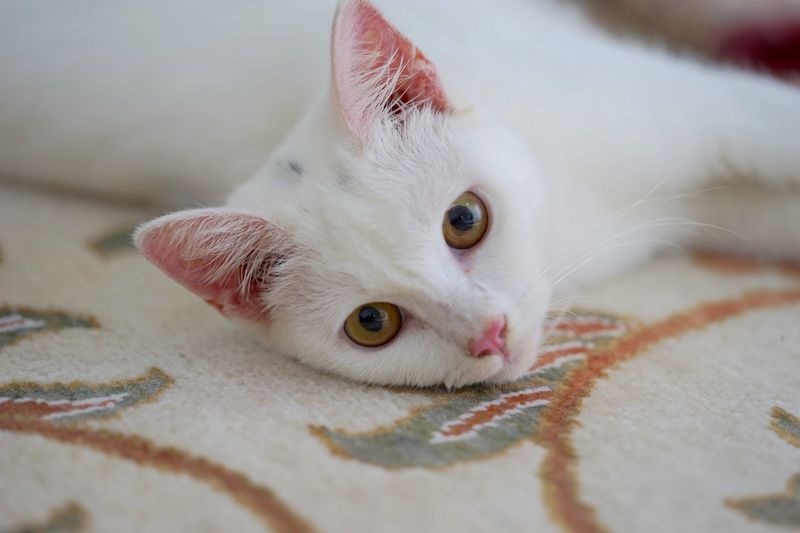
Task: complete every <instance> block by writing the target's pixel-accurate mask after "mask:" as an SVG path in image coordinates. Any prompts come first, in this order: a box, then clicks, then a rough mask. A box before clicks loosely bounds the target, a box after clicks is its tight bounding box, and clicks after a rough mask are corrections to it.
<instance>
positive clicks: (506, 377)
mask: <svg viewBox="0 0 800 533" xmlns="http://www.w3.org/2000/svg"><path fill="white" fill-rule="evenodd" d="M535 361H536V357H535V356H534V357H522V358H520V359H517V360H515V361H511V362H506V363H505V364H504V365H503V367H502V368H501V369H500V371H498V372H496V373H495V374H494V375H492V376H491V377H489V378H488V379H486V380H485V382H486V383H492V384H501V383H510V382H512V381H517V380H518V379H520V378H522V377H524V376H526V375H528V374H529V373H530V371H531V367H532V366H533V363H534V362H535Z"/></svg>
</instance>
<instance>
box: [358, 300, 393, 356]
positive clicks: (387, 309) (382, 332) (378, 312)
mask: <svg viewBox="0 0 800 533" xmlns="http://www.w3.org/2000/svg"><path fill="white" fill-rule="evenodd" d="M402 325H403V316H402V315H401V314H400V309H398V307H397V306H396V305H394V304H387V303H383V302H374V303H371V304H366V305H362V306H361V307H359V308H358V309H356V310H355V311H353V312H352V313H350V316H349V317H347V320H345V321H344V332H345V333H346V334H347V336H348V337H349V338H350V340H351V341H353V342H355V343H356V344H360V345H361V346H367V347H369V348H375V347H377V346H383V345H384V344H386V343H388V342H389V341H391V340H392V339H394V338H395V336H396V335H397V333H398V332H399V331H400V327H401V326H402Z"/></svg>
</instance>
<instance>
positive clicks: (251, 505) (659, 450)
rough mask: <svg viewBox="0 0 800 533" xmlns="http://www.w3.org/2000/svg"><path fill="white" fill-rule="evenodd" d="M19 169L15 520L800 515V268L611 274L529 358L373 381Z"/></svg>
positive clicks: (14, 262)
mask: <svg viewBox="0 0 800 533" xmlns="http://www.w3.org/2000/svg"><path fill="white" fill-rule="evenodd" d="M147 216H148V214H147V213H144V212H142V211H138V210H135V209H129V208H122V207H112V206H109V205H104V204H101V203H98V202H89V201H85V200H80V199H74V198H73V199H70V198H66V197H59V196H56V195H50V194H48V193H44V192H32V191H22V190H19V189H12V188H0V250H2V260H0V261H1V262H0V450H2V453H0V531H2V532H20V531H84V530H85V531H96V532H110V531H114V532H124V531H165V532H166V531H170V532H173V531H209V532H211V531H225V532H228V531H237V532H247V531H263V530H265V529H266V530H273V531H279V532H296V531H298V532H299V531H332V532H356V531H365V532H373V531H380V532H384V531H387V532H388V531H398V532H400V531H403V532H407V531H460V532H462V531H537V532H539V531H543V532H544V531H559V530H562V531H619V532H638V531H664V532H675V531H720V532H722V531H725V532H731V531H736V532H738V531H763V532H771V531H780V530H785V529H786V528H795V529H797V528H800V448H799V447H800V419H798V417H800V326H798V325H799V324H800V270H798V269H797V268H795V267H792V266H791V265H781V264H760V263H757V262H754V261H748V260H742V259H739V260H737V259H732V258H724V257H712V256H704V257H673V258H663V259H660V260H658V261H655V262H654V263H652V264H651V265H649V266H648V267H646V268H644V269H641V270H638V271H636V272H633V273H631V274H630V275H628V276H626V277H624V278H621V279H617V280H615V281H613V282H610V283H607V284H605V285H602V286H598V287H596V288H594V289H593V290H592V292H591V295H592V297H591V298H586V299H584V300H581V301H580V302H578V303H580V304H581V305H580V307H581V309H580V310H577V309H576V310H575V314H574V315H572V316H570V317H569V318H568V319H567V321H566V322H564V323H563V324H561V325H560V326H559V327H558V328H556V329H555V330H554V331H553V333H552V335H551V336H550V338H549V341H548V346H547V347H546V352H545V355H544V356H543V357H542V359H541V364H540V365H539V366H538V368H536V369H534V371H533V372H532V373H531V375H530V376H529V377H528V378H527V379H524V380H523V381H521V382H519V383H516V384H513V385H508V386H503V387H493V388H489V387H474V388H469V389H466V390H460V391H457V392H446V391H442V390H405V389H404V390H400V389H389V388H382V387H370V386H365V385H359V384H354V383H350V382H347V381H345V380H342V379H338V378H335V377H330V376H325V375H321V374H318V373H316V372H314V371H312V370H309V369H307V368H305V367H303V366H301V365H300V364H298V363H295V362H293V361H291V360H288V359H284V358H282V357H278V356H275V355H274V354H269V353H266V352H265V351H264V349H263V348H262V347H261V344H260V340H259V338H258V337H257V336H254V335H253V334H251V333H247V332H245V331H242V330H241V329H239V328H238V327H236V326H235V325H233V324H231V323H229V322H228V321H226V320H225V319H223V318H222V317H220V316H219V315H218V314H217V313H216V311H214V310H213V309H212V308H210V307H209V306H206V305H204V304H203V303H202V302H201V301H200V300H199V299H197V298H195V297H194V296H192V295H190V294H189V293H187V292H186V291H184V290H183V289H181V288H180V287H178V286H177V285H176V284H174V283H173V282H171V281H169V280H168V279H167V278H166V277H164V276H163V275H161V274H160V273H159V272H157V271H156V270H155V268H154V267H152V266H151V265H149V264H148V263H146V262H145V261H144V260H143V259H142V258H140V257H139V256H138V255H137V254H136V253H135V252H134V251H133V250H132V249H131V248H130V246H129V244H128V241H127V234H128V232H129V230H130V228H131V227H132V226H133V225H135V224H136V223H137V222H139V221H141V220H143V219H145V218H147Z"/></svg>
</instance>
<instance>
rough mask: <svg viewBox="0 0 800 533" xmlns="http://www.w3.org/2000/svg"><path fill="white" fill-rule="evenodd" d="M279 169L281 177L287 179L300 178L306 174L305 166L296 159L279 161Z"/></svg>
mask: <svg viewBox="0 0 800 533" xmlns="http://www.w3.org/2000/svg"><path fill="white" fill-rule="evenodd" d="M277 167H278V173H279V175H280V176H281V177H283V178H286V179H294V178H299V177H302V176H303V174H305V169H304V168H303V165H301V164H300V163H299V162H298V161H295V160H294V159H281V160H280V161H278V163H277Z"/></svg>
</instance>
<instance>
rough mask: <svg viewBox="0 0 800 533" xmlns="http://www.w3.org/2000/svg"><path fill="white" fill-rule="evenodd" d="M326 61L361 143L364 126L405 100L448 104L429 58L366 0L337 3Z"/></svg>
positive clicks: (444, 107) (365, 137) (443, 107)
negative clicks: (329, 60) (329, 58)
mask: <svg viewBox="0 0 800 533" xmlns="http://www.w3.org/2000/svg"><path fill="white" fill-rule="evenodd" d="M331 63H332V65H331V70H332V73H333V83H332V85H333V91H334V96H335V99H336V102H337V104H338V106H339V108H340V110H341V112H342V116H343V118H344V120H345V122H346V123H347V126H348V128H349V129H350V131H351V133H352V134H353V136H354V137H355V138H356V140H358V141H359V142H360V143H362V144H365V143H368V142H369V140H370V139H369V131H370V127H371V126H372V125H373V124H374V123H375V121H376V120H381V119H382V118H385V117H386V116H387V114H388V116H392V115H397V114H398V113H400V112H402V110H404V109H406V108H408V107H409V106H430V108H431V109H433V110H435V111H438V112H443V113H445V112H448V111H450V109H451V105H450V102H449V101H448V99H447V96H446V95H445V92H444V88H443V87H442V84H441V81H440V80H439V76H438V74H437V72H436V67H435V66H434V64H433V63H432V62H431V61H430V60H429V59H428V58H427V57H425V56H424V55H423V54H422V52H421V51H420V50H419V49H417V47H416V46H414V43H412V42H411V41H410V40H409V39H408V38H407V37H406V36H404V35H403V34H401V33H400V32H399V31H398V30H397V28H395V27H394V26H392V25H391V24H390V23H389V22H388V21H387V20H386V19H385V18H383V15H381V13H380V11H378V10H377V9H376V8H375V7H374V6H373V5H372V4H371V3H370V2H368V1H367V0H345V1H344V2H343V3H341V4H340V5H339V9H338V10H337V12H336V17H335V19H334V22H333V37H332V43H331Z"/></svg>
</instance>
